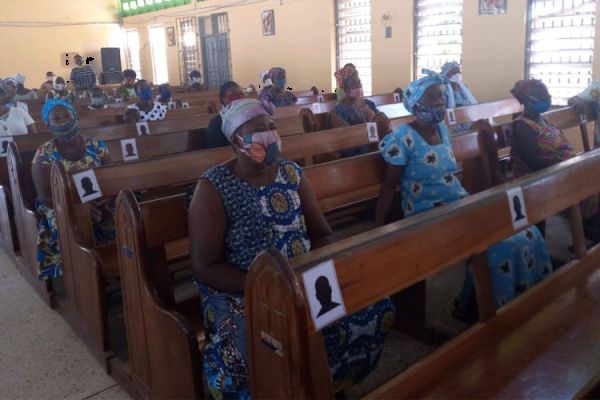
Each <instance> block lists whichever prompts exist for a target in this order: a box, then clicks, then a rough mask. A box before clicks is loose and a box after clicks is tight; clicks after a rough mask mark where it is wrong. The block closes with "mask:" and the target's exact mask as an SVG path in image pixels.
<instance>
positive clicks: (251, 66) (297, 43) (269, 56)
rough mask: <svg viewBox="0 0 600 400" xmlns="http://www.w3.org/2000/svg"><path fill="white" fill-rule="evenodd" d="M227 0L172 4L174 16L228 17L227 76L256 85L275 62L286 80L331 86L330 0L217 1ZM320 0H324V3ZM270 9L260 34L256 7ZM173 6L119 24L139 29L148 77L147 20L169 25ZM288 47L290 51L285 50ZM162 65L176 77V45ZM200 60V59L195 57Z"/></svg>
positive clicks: (176, 79) (298, 85)
mask: <svg viewBox="0 0 600 400" xmlns="http://www.w3.org/2000/svg"><path fill="white" fill-rule="evenodd" d="M231 3H232V2H231V0H208V1H204V2H198V3H197V4H192V5H189V6H185V7H180V8H177V9H176V10H177V11H176V14H177V16H179V17H187V16H195V17H199V16H208V15H211V14H212V13H216V12H227V13H228V17H229V31H230V48H231V62H232V75H233V79H234V80H235V81H237V82H238V83H240V84H241V85H243V86H245V85H248V84H250V83H252V84H255V85H258V74H259V72H261V71H264V70H267V69H269V68H270V67H274V66H280V67H283V68H285V69H286V70H287V72H288V85H289V86H291V87H292V88H294V89H300V90H304V89H308V88H310V87H311V86H313V85H316V86H317V87H319V88H325V90H331V87H332V80H333V68H334V66H335V30H334V27H335V18H334V10H333V2H328V1H325V0H303V1H293V2H290V1H284V2H283V5H281V2H280V1H279V0H267V1H264V2H262V3H260V4H253V5H244V6H236V7H223V8H221V9H219V11H214V8H215V6H217V5H218V6H221V7H222V6H224V5H227V4H231ZM324 4H326V5H325V6H324ZM270 9H272V10H274V12H275V32H276V34H275V35H273V36H263V35H262V28H261V12H262V11H264V10H270ZM173 14H174V12H173V9H171V10H164V11H161V12H156V13H150V14H145V15H141V16H135V17H128V18H126V19H125V20H124V26H125V28H136V29H138V33H139V35H140V47H141V54H140V58H141V64H142V75H143V76H144V77H145V78H147V79H150V80H152V79H153V76H152V75H153V72H152V57H151V50H150V45H149V42H148V26H149V25H151V24H156V23H160V24H163V25H164V26H165V27H168V26H175V23H176V18H175V17H174V16H172V15H173ZM291 49H293V51H291ZM167 55H168V68H169V77H170V80H171V82H179V58H178V51H177V47H176V46H175V47H168V48H167ZM200 62H201V64H202V62H203V61H202V60H201V61H200Z"/></svg>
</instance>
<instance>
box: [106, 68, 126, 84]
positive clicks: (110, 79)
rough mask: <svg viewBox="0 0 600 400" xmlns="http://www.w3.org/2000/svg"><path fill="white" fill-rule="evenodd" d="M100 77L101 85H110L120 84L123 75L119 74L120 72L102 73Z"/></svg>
mask: <svg viewBox="0 0 600 400" xmlns="http://www.w3.org/2000/svg"><path fill="white" fill-rule="evenodd" d="M101 77H102V79H101V82H102V84H103V85H108V84H111V83H121V82H122V81H123V74H122V73H121V71H114V72H102V74H101Z"/></svg>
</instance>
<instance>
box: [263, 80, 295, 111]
mask: <svg viewBox="0 0 600 400" xmlns="http://www.w3.org/2000/svg"><path fill="white" fill-rule="evenodd" d="M259 96H260V98H261V99H264V100H267V101H270V102H271V103H273V104H274V105H275V107H285V106H293V105H294V104H296V102H298V98H296V96H295V95H294V93H292V92H290V91H289V90H285V89H281V88H278V87H277V86H275V85H271V86H267V87H266V88H264V89H263V90H261V91H260V95H259Z"/></svg>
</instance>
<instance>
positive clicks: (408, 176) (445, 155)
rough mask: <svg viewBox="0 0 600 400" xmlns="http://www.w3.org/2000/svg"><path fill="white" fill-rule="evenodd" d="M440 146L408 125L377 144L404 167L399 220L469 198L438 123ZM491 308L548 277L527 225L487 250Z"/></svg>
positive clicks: (468, 297)
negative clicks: (401, 215)
mask: <svg viewBox="0 0 600 400" xmlns="http://www.w3.org/2000/svg"><path fill="white" fill-rule="evenodd" d="M438 129H439V133H440V136H441V139H442V143H441V144H438V145H431V144H429V143H427V141H425V139H423V137H422V136H421V135H419V133H418V132H417V131H415V130H414V129H413V128H412V127H411V126H410V125H402V126H400V127H398V129H397V130H395V131H394V132H392V133H390V134H389V135H387V136H386V137H385V138H383V140H382V141H381V143H380V150H381V154H382V155H383V158H384V159H385V161H386V162H387V163H389V164H391V165H397V166H404V171H403V173H402V177H401V178H400V182H399V184H400V188H401V194H402V211H403V213H404V216H405V217H409V216H411V215H414V214H418V213H420V212H424V211H427V210H430V209H432V208H434V207H439V206H442V205H444V204H448V203H452V202H454V201H457V200H459V199H462V198H464V197H466V196H468V195H469V194H468V193H467V191H466V190H465V189H464V188H463V187H462V185H461V184H460V182H459V180H458V178H456V176H455V173H456V171H457V169H458V168H457V165H456V160H455V158H454V154H453V152H452V143H451V141H450V135H449V133H448V128H446V125H445V124H444V123H443V122H442V123H440V124H438ZM487 259H488V264H489V268H490V273H491V279H492V287H493V290H494V300H495V302H496V306H497V307H500V306H502V305H504V304H506V303H508V302H509V301H511V300H512V299H514V298H515V297H517V296H518V295H519V294H520V293H522V292H524V291H525V290H526V289H527V288H529V287H531V286H533V285H535V284H536V283H538V282H539V281H541V280H542V279H544V278H545V277H546V276H548V275H549V274H550V273H552V264H551V262H550V254H549V252H548V249H547V247H546V244H545V242H544V238H543V236H542V235H541V233H540V232H539V230H538V229H537V228H536V227H535V226H531V227H529V228H527V229H526V230H524V231H521V232H519V233H517V234H515V235H513V236H511V237H509V238H508V239H505V240H503V241H501V242H499V243H496V244H495V245H493V246H490V247H489V248H488V251H487ZM459 301H460V303H461V304H462V305H463V307H465V308H469V307H472V306H473V302H474V301H475V290H474V284H473V276H472V271H471V268H468V269H467V276H466V279H465V284H464V286H463V289H462V291H461V294H460V296H459Z"/></svg>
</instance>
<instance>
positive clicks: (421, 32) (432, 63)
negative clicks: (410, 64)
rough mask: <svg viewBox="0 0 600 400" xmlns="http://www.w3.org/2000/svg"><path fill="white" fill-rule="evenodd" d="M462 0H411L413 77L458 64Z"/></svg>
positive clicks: (460, 53) (459, 58)
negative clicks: (413, 46)
mask: <svg viewBox="0 0 600 400" xmlns="http://www.w3.org/2000/svg"><path fill="white" fill-rule="evenodd" d="M462 13H463V0H416V1H415V20H416V22H415V61H414V65H415V74H414V75H415V77H417V78H418V77H420V76H422V75H423V73H422V70H423V69H431V70H433V71H439V70H440V67H441V66H442V65H444V64H445V63H446V62H448V61H456V62H461V58H462V25H463V14H462Z"/></svg>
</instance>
